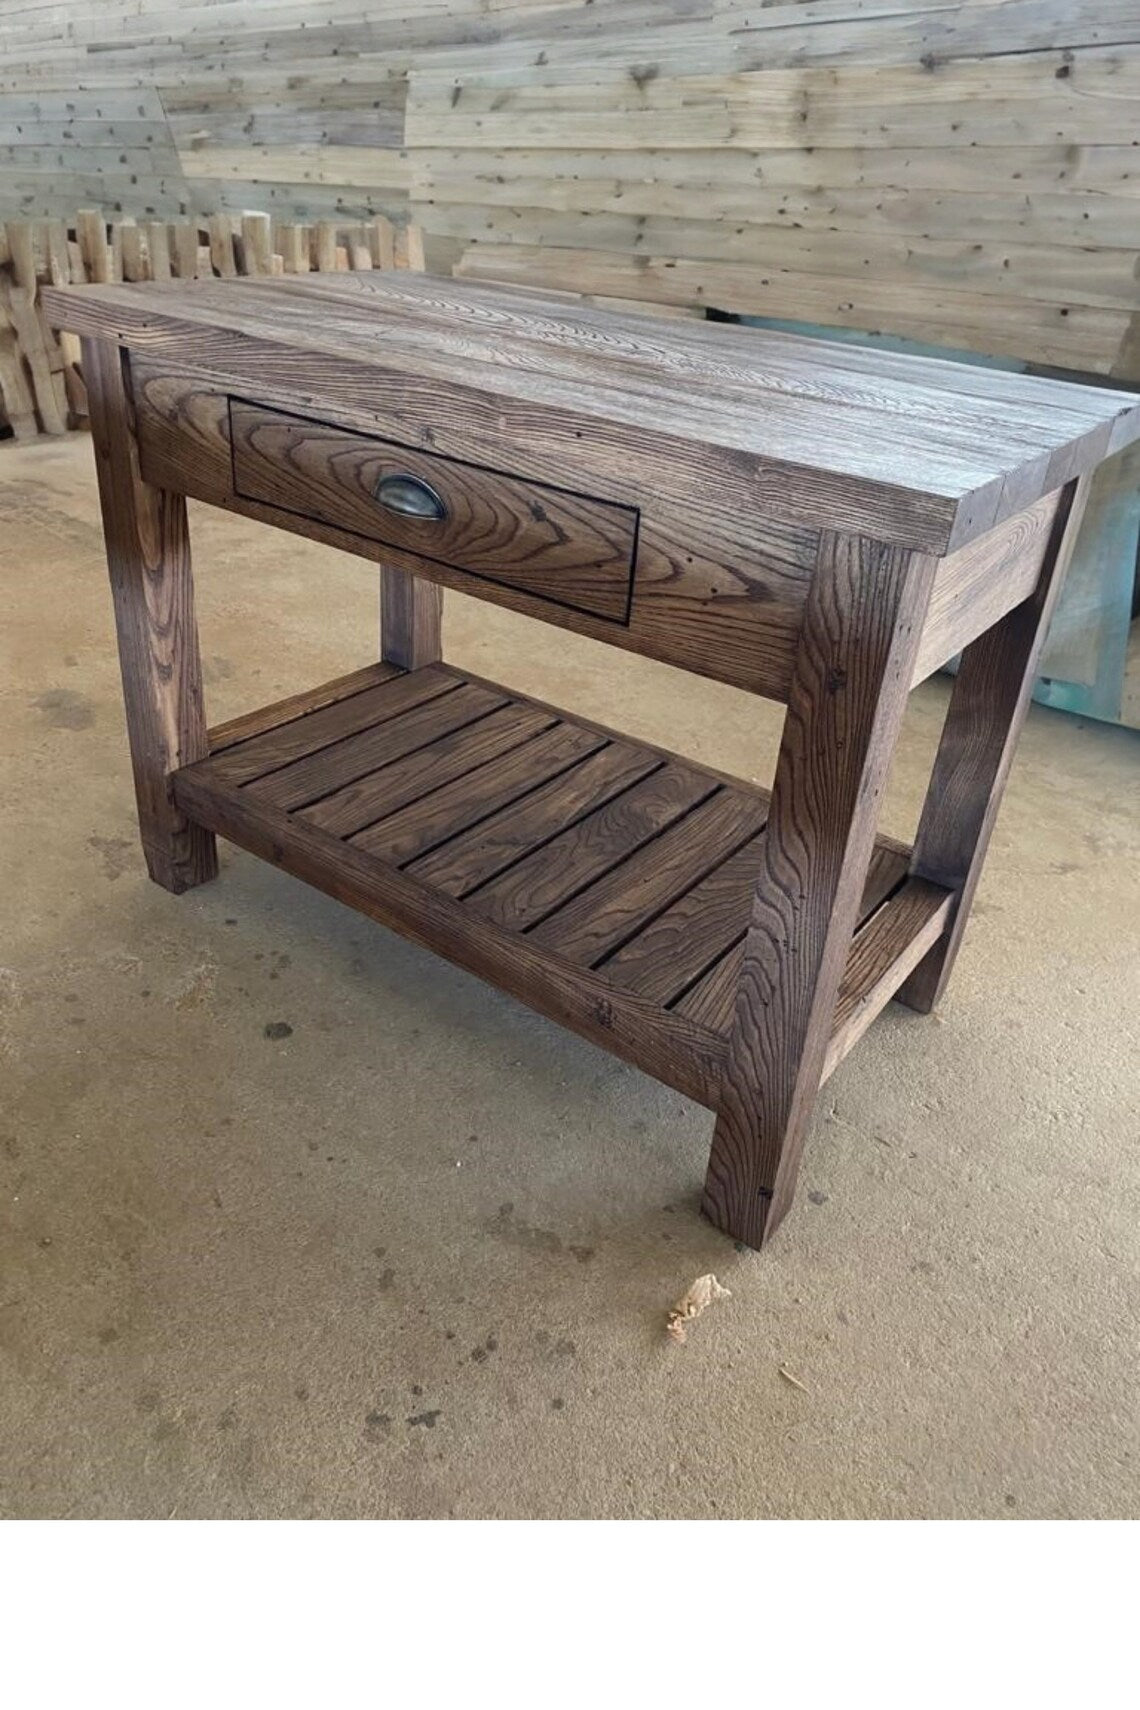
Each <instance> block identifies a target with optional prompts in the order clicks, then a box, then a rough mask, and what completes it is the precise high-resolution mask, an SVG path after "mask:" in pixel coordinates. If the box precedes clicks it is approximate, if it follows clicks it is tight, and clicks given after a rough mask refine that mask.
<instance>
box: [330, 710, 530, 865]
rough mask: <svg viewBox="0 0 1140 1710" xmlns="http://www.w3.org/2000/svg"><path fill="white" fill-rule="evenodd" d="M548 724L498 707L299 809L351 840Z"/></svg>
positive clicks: (518, 711)
mask: <svg viewBox="0 0 1140 1710" xmlns="http://www.w3.org/2000/svg"><path fill="white" fill-rule="evenodd" d="M446 704H447V703H446V702H445V703H444V705H446ZM553 724H554V715H553V714H552V713H541V712H538V711H536V710H535V709H534V708H533V707H520V706H511V705H508V706H504V707H500V708H499V709H498V710H497V711H496V712H492V713H489V714H488V715H487V716H486V717H485V718H480V719H479V720H478V722H477V723H475V724H471V725H465V726H463V727H461V728H460V729H458V730H455V731H451V732H449V733H448V734H446V735H444V736H441V737H439V738H438V739H437V740H435V741H434V742H432V744H431V746H430V747H428V748H421V749H419V750H417V751H416V752H415V753H413V754H410V755H409V756H408V757H407V758H406V759H404V760H402V761H396V762H394V763H391V764H389V765H387V766H385V767H384V768H383V769H382V770H381V771H378V772H373V773H370V774H368V775H367V776H365V777H363V778H358V779H357V780H356V781H355V782H354V783H351V784H348V785H346V786H345V788H344V789H341V790H336V791H334V792H333V793H332V794H331V795H328V796H325V797H323V799H322V800H320V801H317V802H314V803H313V804H312V805H311V806H309V807H304V808H301V809H300V810H299V811H300V812H301V813H302V814H303V816H304V818H305V819H307V820H309V821H310V823H311V824H313V825H319V826H320V827H321V829H322V830H323V831H327V832H329V834H330V835H331V836H334V837H351V836H352V834H353V833H354V832H358V831H362V830H363V829H364V828H365V827H366V826H369V825H373V824H375V823H376V822H377V821H379V820H381V819H383V818H387V817H388V815H390V814H393V813H395V812H397V811H398V809H400V808H402V807H405V806H407V805H408V804H409V803H410V802H416V801H420V800H422V799H423V798H426V797H428V796H430V795H431V794H432V793H433V792H434V791H436V790H438V789H440V788H442V786H443V785H444V784H450V783H452V782H453V781H454V780H455V779H456V778H465V777H467V776H469V775H470V774H471V773H473V772H474V771H475V770H476V769H477V768H478V767H480V766H483V765H484V764H485V763H486V762H487V761H488V760H494V759H496V758H497V757H498V756H499V755H500V754H507V753H509V752H510V751H511V750H512V749H514V748H519V747H521V746H522V745H523V744H524V743H526V742H528V741H529V740H530V739H531V738H532V737H534V736H538V735H539V734H540V733H541V732H542V731H544V730H548V729H550V728H551V726H552V725H553Z"/></svg>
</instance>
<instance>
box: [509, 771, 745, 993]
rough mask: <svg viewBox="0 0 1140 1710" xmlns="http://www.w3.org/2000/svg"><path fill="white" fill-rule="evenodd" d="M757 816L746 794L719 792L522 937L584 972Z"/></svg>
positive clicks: (735, 842)
mask: <svg viewBox="0 0 1140 1710" xmlns="http://www.w3.org/2000/svg"><path fill="white" fill-rule="evenodd" d="M765 812H766V808H765V805H764V804H763V803H761V802H758V801H757V800H755V798H753V797H750V796H746V795H743V794H738V793H737V792H736V791H734V790H719V791H718V792H717V793H716V794H715V795H714V796H712V797H711V798H709V799H708V800H706V801H703V802H701V803H700V805H699V806H696V807H694V808H693V810H692V812H691V813H686V814H685V815H684V816H683V817H682V818H681V819H680V820H678V821H677V823H676V824H672V825H670V826H669V828H668V829H667V830H663V831H662V832H661V834H660V836H658V837H655V838H654V839H653V840H652V842H650V843H647V844H645V845H644V846H643V847H642V848H640V849H639V850H638V851H637V853H636V854H635V855H631V856H630V857H629V859H628V860H626V861H623V862H622V863H621V865H620V866H617V867H615V868H614V869H613V871H612V872H607V873H606V875H605V877H604V878H601V879H599V880H598V881H597V883H595V884H592V885H591V886H590V887H589V889H588V890H586V891H583V892H581V894H580V895H578V896H576V897H575V898H574V899H573V901H571V902H568V903H567V904H566V905H565V906H564V907H563V908H560V909H558V910H557V912H556V913H554V914H550V915H548V916H547V918H545V919H544V920H543V921H542V922H541V924H540V925H539V926H537V927H536V928H535V929H534V931H533V933H532V934H531V935H530V936H531V937H533V939H534V941H535V942H536V943H538V944H545V945H547V946H549V947H550V948H551V949H552V950H557V952H558V954H559V956H562V957H564V958H565V959H566V960H568V961H571V962H576V963H578V964H580V965H582V966H586V967H592V966H593V965H594V964H595V963H596V962H599V961H601V959H602V957H603V956H605V955H606V954H607V952H608V951H610V950H613V949H615V948H616V947H617V946H618V945H619V944H621V943H623V942H624V941H625V939H626V938H629V937H632V936H633V934H634V933H635V932H636V931H637V930H638V929H639V928H640V927H641V926H643V925H644V924H645V922H646V921H647V920H648V919H650V917H651V916H653V915H654V914H657V913H659V912H660V911H661V910H662V909H664V908H666V907H668V905H669V903H670V902H671V901H672V900H673V899H674V898H675V897H677V896H679V895H681V894H683V893H684V892H685V891H686V890H688V889H689V887H690V886H692V885H694V884H696V883H697V882H698V880H700V879H701V878H703V877H704V875H705V874H706V873H707V872H708V871H709V869H710V868H711V867H712V866H714V865H715V864H716V862H717V860H718V859H719V858H720V856H721V855H722V854H723V853H724V852H726V851H727V852H731V851H733V850H734V849H736V848H737V847H738V846H739V845H740V844H741V843H743V842H744V841H745V840H746V839H747V838H749V837H751V836H753V835H755V833H756V832H757V831H758V830H759V829H760V827H761V826H762V825H763V823H764V815H765Z"/></svg>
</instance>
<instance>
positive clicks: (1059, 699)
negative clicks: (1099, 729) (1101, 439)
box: [1033, 446, 1140, 724]
mask: <svg viewBox="0 0 1140 1710" xmlns="http://www.w3.org/2000/svg"><path fill="white" fill-rule="evenodd" d="M1138 544H1140V455H1138V454H1137V448H1136V447H1135V446H1131V447H1129V449H1128V450H1126V451H1122V452H1118V453H1117V455H1116V456H1115V457H1110V458H1108V459H1106V461H1105V462H1104V463H1102V464H1101V466H1100V468H1099V469H1098V470H1097V472H1096V474H1095V475H1094V477H1093V480H1092V484H1091V487H1090V491H1089V500H1088V508H1087V509H1086V511H1085V520H1084V525H1083V527H1082V528H1081V532H1080V534H1079V535H1078V536H1077V544H1076V546H1075V547H1074V549H1073V559H1072V563H1071V564H1070V566H1069V574H1068V579H1067V581H1066V583H1065V590H1064V593H1063V594H1062V597H1061V605H1060V607H1059V608H1058V611H1057V615H1056V617H1055V618H1054V619H1053V624H1052V628H1051V629H1050V632H1049V639H1048V641H1047V642H1046V645H1045V654H1044V657H1043V669H1042V674H1041V676H1040V677H1039V678H1038V680H1037V686H1036V688H1035V689H1034V691H1033V698H1034V700H1036V701H1039V702H1040V703H1041V704H1042V705H1043V706H1049V707H1057V708H1059V709H1060V710H1061V711H1064V712H1072V713H1080V714H1082V715H1083V716H1084V717H1085V718H1096V719H1104V720H1107V721H1108V722H1110V723H1114V724H1119V723H1121V722H1123V701H1124V687H1125V670H1126V667H1127V662H1128V641H1129V633H1130V630H1131V626H1132V622H1133V619H1132V603H1133V595H1134V593H1135V588H1136V563H1137V548H1138Z"/></svg>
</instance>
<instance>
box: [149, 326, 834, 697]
mask: <svg viewBox="0 0 1140 1710" xmlns="http://www.w3.org/2000/svg"><path fill="white" fill-rule="evenodd" d="M131 377H132V385H133V391H134V397H135V403H136V410H137V415H138V422H139V435H140V446H141V453H142V458H143V466H144V468H145V471H146V474H147V477H148V479H149V480H151V481H153V482H155V484H157V485H161V486H165V487H169V488H171V489H172V490H174V491H177V492H184V493H187V494H189V495H191V496H192V497H194V498H200V499H204V500H206V501H207V502H209V503H213V504H217V505H222V506H224V507H226V508H227V509H230V510H234V511H237V512H239V513H240V514H242V515H244V516H250V517H253V518H256V519H258V520H260V521H264V522H267V523H271V524H273V525H274V526H276V527H285V528H288V529H290V530H291V531H293V532H296V533H300V534H303V535H305V536H306V537H307V538H309V539H315V540H321V541H324V542H327V543H328V544H331V545H335V546H338V547H340V548H342V549H343V550H345V551H348V552H353V553H355V554H357V555H359V556H362V557H365V558H371V559H373V560H374V561H378V562H380V563H381V566H382V570H383V571H384V572H385V574H384V577H383V582H384V593H385V598H386V599H388V600H389V601H390V600H391V598H392V594H393V591H394V593H395V597H396V600H397V601H399V600H401V599H406V598H408V597H409V595H408V593H407V592H406V591H405V592H403V593H402V592H401V585H402V584H404V583H406V579H407V576H408V575H409V574H415V573H416V572H417V571H418V572H420V573H421V574H420V581H421V583H422V582H423V581H424V580H425V579H426V578H427V577H428V576H430V577H431V578H432V579H434V580H435V581H437V582H439V583H441V584H442V585H443V586H446V587H449V588H455V589H458V590H460V591H462V592H465V593H469V594H472V595H474V596H475V597H477V598H480V599H487V600H490V601H492V602H494V603H495V604H498V605H504V606H507V607H509V608H510V609H511V610H513V611H519V612H522V613H525V614H526V615H527V616H531V617H541V618H543V619H545V620H546V621H547V622H554V623H557V624H558V625H559V626H561V627H563V628H568V629H573V630H576V631H577V632H579V633H581V634H585V635H589V636H592V637H593V638H595V639H597V640H604V641H608V642H610V643H611V644H612V645H615V646H619V647H622V648H625V649H629V650H631V651H634V652H638V653H644V654H648V655H649V656H650V657H652V658H659V659H665V660H667V661H669V662H670V663H674V664H678V665H682V666H684V667H685V668H686V669H688V670H692V671H698V672H700V673H702V674H703V675H706V676H710V677H715V678H718V679H720V680H722V681H726V682H731V683H736V684H738V685H739V686H740V687H742V688H748V689H752V690H755V691H756V692H758V693H761V694H767V695H771V696H773V697H775V698H777V699H779V698H782V697H783V696H784V695H785V694H786V691H787V685H788V683H789V682H790V680H791V662H792V655H793V652H794V647H795V639H796V636H797V634H798V633H799V623H800V613H801V611H802V608H803V602H804V599H805V598H806V595H807V586H808V582H809V581H810V578H811V573H812V568H813V566H814V564H815V554H816V547H817V543H818V530H817V529H813V528H804V527H799V526H797V525H793V524H790V523H782V522H779V521H777V520H774V519H772V518H770V517H768V516H766V515H765V514H763V513H762V512H760V511H758V510H757V509H756V508H755V506H753V505H748V506H743V507H742V506H739V505H732V504H727V503H722V502H720V500H719V499H718V497H717V494H716V493H715V492H714V491H704V492H703V493H701V494H699V495H697V494H696V493H694V496H693V497H692V498H690V499H682V498H680V497H678V496H677V495H675V494H664V495H663V494H662V493H661V491H660V490H657V489H654V488H643V487H635V486H634V485H633V484H632V477H631V476H630V473H629V471H628V470H624V469H615V466H614V464H613V463H612V461H607V462H606V463H605V464H604V465H600V466H599V467H598V468H597V469H595V470H593V471H592V478H596V479H598V480H600V481H601V482H602V483H603V485H604V486H605V487H607V488H608V489H610V490H611V491H612V492H613V493H624V495H625V497H626V498H627V499H629V500H631V501H632V502H633V503H635V504H636V505H637V506H638V507H639V509H640V526H639V531H638V543H637V570H636V581H635V599H634V603H633V609H632V611H631V612H630V614H629V619H628V623H627V624H625V625H624V626H622V625H618V624H615V623H614V622H612V621H611V620H609V619H605V618H599V617H593V616H591V615H589V614H588V613H587V612H584V611H580V610H577V609H575V608H572V607H568V606H564V605H561V604H555V603H553V602H551V601H547V600H546V599H544V598H542V597H541V596H536V595H534V594H531V593H528V592H526V591H524V590H523V589H522V588H516V587H513V586H511V585H510V584H508V583H505V582H493V581H488V580H487V579H486V578H479V579H473V578H471V577H469V576H468V575H467V574H466V573H465V572H464V571H459V570H454V569H451V568H449V567H448V566H447V565H443V564H437V563H428V562H427V561H425V560H424V559H422V558H420V557H419V556H417V555H416V554H414V553H410V552H408V553H405V552H401V551H400V550H399V549H398V548H396V547H394V546H390V545H382V544H380V543H378V542H375V541H370V540H368V539H367V538H366V537H364V536H362V535H359V534H352V533H349V532H347V531H346V530H344V529H341V528H336V527H334V526H333V525H331V524H328V523H321V522H316V521H314V520H312V519H311V518H308V517H305V516H301V515H297V514H295V513H294V512H292V511H284V510H281V509H279V508H274V507H272V506H269V505H262V504H259V503H257V502H255V501H252V500H245V499H241V498H239V497H237V496H235V494H234V491H233V471H232V459H231V451H230V438H229V400H228V395H227V392H226V389H225V386H224V384H220V383H219V382H218V381H216V380H211V379H210V378H209V377H208V376H201V375H197V376H195V375H193V374H192V373H189V372H187V371H185V370H173V371H172V370H170V369H168V368H166V367H164V366H163V365H161V364H155V363H153V362H149V361H147V360H146V359H145V358H140V357H138V356H134V357H132V360H131ZM262 384H263V386H265V387H266V388H267V389H269V382H266V381H263V382H262ZM371 425H373V426H375V423H374V422H373V423H372V424H371ZM579 443H580V442H577V441H575V446H577V445H578V444H579ZM511 455H512V457H513V459H514V460H515V464H514V466H515V467H517V468H518V469H519V470H520V473H526V472H533V470H534V469H535V467H536V465H535V462H534V451H533V448H532V447H531V446H530V445H529V444H528V445H526V446H521V447H515V448H514V450H513V452H512V453H511ZM568 455H569V458H570V461H571V462H572V463H574V462H576V461H577V459H578V456H579V455H580V454H579V453H578V452H577V451H572V452H570V453H569V454H568ZM566 466H567V465H563V467H564V468H565V467H566ZM419 597H420V596H417V598H419ZM424 597H426V596H424ZM433 633H434V632H433V630H432V626H431V621H430V615H429V620H428V622H427V628H426V630H425V635H432V634H433ZM430 646H431V644H430V643H426V642H425V647H427V648H428V649H429V650H428V651H427V652H424V653H423V654H422V655H420V654H407V655H404V654H401V655H400V657H399V658H398V659H397V657H396V655H394V654H386V655H385V656H386V657H389V658H393V659H394V660H396V662H398V663H405V662H406V663H407V664H408V666H409V668H412V669H414V668H415V664H416V663H417V662H418V663H420V664H426V663H428V662H429V660H430V658H431V657H438V654H432V653H431V652H430Z"/></svg>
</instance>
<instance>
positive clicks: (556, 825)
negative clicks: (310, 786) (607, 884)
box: [408, 742, 691, 926]
mask: <svg viewBox="0 0 1140 1710" xmlns="http://www.w3.org/2000/svg"><path fill="white" fill-rule="evenodd" d="M524 758H525V756H524ZM664 772H665V768H663V767H659V765H658V762H657V760H656V759H655V758H654V756H653V755H647V754H645V753H644V752H642V751H640V750H638V749H637V748H635V747H633V746H632V745H631V744H629V743H619V742H614V743H610V744H609V745H608V746H607V747H605V748H603V749H602V750H601V751H600V752H599V753H597V754H592V755H591V756H590V757H589V759H586V760H583V761H582V763H581V764H580V765H578V766H575V767H573V768H572V769H571V770H570V771H568V772H564V773H562V774H560V775H559V777H557V778H556V779H554V780H553V781H552V782H550V783H548V784H545V785H543V786H542V787H541V788H540V789H536V790H533V791H531V792H530V793H529V794H527V795H526V796H525V797H524V799H523V800H522V801H520V802H516V803H513V804H512V805H511V806H510V807H506V808H502V809H500V810H499V812H498V813H495V814H492V815H491V816H490V818H488V819H484V820H481V821H480V823H479V824H478V825H477V826H476V827H475V828H474V830H472V831H468V832H466V833H464V834H463V835H462V836H459V837H455V838H452V839H450V840H449V841H448V842H447V843H444V844H442V845H441V846H440V847H438V848H437V849H435V850H433V852H432V853H431V854H430V855H425V856H424V857H423V859H422V860H420V861H417V862H415V863H414V864H413V865H412V866H411V867H410V868H409V869H408V870H409V871H410V872H412V873H414V874H415V876H416V877H417V878H419V879H423V880H424V881H425V882H427V883H430V884H433V885H438V887H439V888H440V890H444V891H447V892H448V894H449V895H450V896H454V897H464V896H466V895H467V894H468V892H473V891H477V890H478V888H479V887H480V886H482V887H483V889H482V890H479V894H478V898H477V900H476V904H475V906H476V907H478V908H480V909H481V910H482V912H483V913H484V914H486V915H487V916H488V918H495V919H498V920H501V921H502V922H503V923H504V924H507V923H509V924H513V925H519V926H521V925H524V924H525V922H526V920H527V918H528V906H527V903H526V902H524V901H522V900H521V899H522V898H523V897H524V896H525V897H527V898H529V899H531V903H530V906H531V907H533V906H534V904H533V896H534V893H536V892H538V891H540V890H541V888H542V885H543V882H544V879H548V880H549V877H550V876H551V875H553V876H554V882H555V883H558V882H561V883H562V884H567V883H572V882H573V881H574V879H577V880H578V882H579V883H581V882H582V880H583V878H584V876H585V872H586V871H588V870H589V868H588V862H589V856H588V854H587V851H588V850H589V848H590V846H591V838H592V836H593V837H596V835H597V831H598V828H608V837H607V840H606V841H607V844H608V845H609V846H610V847H612V843H613V839H615V837H617V836H620V834H621V833H622V831H624V832H625V834H626V835H627V836H630V837H633V836H635V835H637V834H638V832H639V831H640V834H641V835H645V834H646V829H645V828H646V826H647V825H649V824H652V823H653V822H654V821H655V820H656V818H657V816H658V815H659V814H660V813H663V812H667V811H669V809H668V805H667V804H668V803H669V799H670V784H671V783H673V780H672V779H666V778H665V777H664ZM650 773H653V774H654V775H655V776H654V777H653V778H649V779H648V781H647V782H646V783H644V784H641V789H640V790H635V789H633V787H632V786H634V785H636V784H639V783H641V780H642V779H646V778H647V775H648V774H650ZM676 787H677V789H678V790H680V791H681V792H682V799H683V792H684V788H685V785H684V780H682V779H680V778H678V779H677V780H676ZM689 787H690V788H691V784H690V785H689ZM615 797H616V798H617V801H616V803H615V805H614V806H613V807H611V808H610V809H609V811H608V813H605V814H603V812H602V809H603V808H604V807H605V805H606V803H609V802H614V798H615ZM676 811H680V809H679V808H677V809H676ZM579 821H581V822H583V823H582V824H581V826H579ZM614 858H615V856H614V855H611V854H610V853H609V847H607V849H606V850H605V851H604V852H603V855H602V859H610V860H612V859H614ZM507 869H509V870H510V871H509V872H508V873H507V876H506V878H505V879H503V880H501V881H500V883H499V884H498V885H496V884H494V883H493V881H494V880H495V879H496V878H497V877H498V876H499V875H500V874H503V873H504V871H505V870H507Z"/></svg>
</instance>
